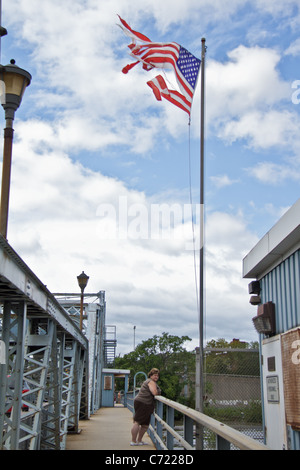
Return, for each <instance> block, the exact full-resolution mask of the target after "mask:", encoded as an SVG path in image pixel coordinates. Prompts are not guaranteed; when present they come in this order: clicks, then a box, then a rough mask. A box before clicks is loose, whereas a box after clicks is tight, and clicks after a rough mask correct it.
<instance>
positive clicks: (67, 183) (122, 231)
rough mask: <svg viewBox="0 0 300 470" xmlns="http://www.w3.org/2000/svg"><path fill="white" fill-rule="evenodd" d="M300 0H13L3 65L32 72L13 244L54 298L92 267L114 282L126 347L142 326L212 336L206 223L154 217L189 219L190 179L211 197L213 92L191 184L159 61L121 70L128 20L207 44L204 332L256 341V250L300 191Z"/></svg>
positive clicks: (114, 315)
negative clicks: (155, 83)
mask: <svg viewBox="0 0 300 470" xmlns="http://www.w3.org/2000/svg"><path fill="white" fill-rule="evenodd" d="M299 6H300V5H299V1H295V0H287V1H285V2H279V1H271V0H256V1H251V2H250V1H249V2H247V1H246V2H245V1H244V0H243V1H242V0H231V1H214V0H210V1H208V0H185V2H180V1H179V0H177V1H174V0H172V2H171V1H170V0H165V1H161V0H160V1H156V0H143V1H140V0H139V1H137V0H132V1H131V2H124V1H121V0H109V1H106V0H104V1H101V2H99V1H96V0H85V1H82V0H81V1H79V0H72V1H71V0H60V1H57V0H43V2H40V1H38V0H14V1H8V0H3V1H2V25H3V26H4V27H6V28H7V30H8V35H7V36H6V37H3V38H2V41H1V63H2V64H4V65H5V64H7V63H9V61H10V59H11V58H14V59H15V60H16V63H17V65H19V66H20V67H22V68H25V69H26V70H28V71H29V72H30V73H31V74H32V83H31V85H30V87H29V88H28V89H27V90H26V93H25V96H24V99H23V102H22V105H21V107H20V109H19V110H18V111H17V113H16V119H15V123H14V129H15V141H14V148H13V170H12V187H11V202H10V217H9V227H8V241H9V242H10V243H11V244H12V246H13V247H14V248H15V249H16V250H17V251H18V253H19V254H20V255H21V256H22V257H23V258H24V260H25V261H26V262H27V263H28V265H29V266H30V267H31V268H32V269H33V270H34V271H35V273H36V274H37V275H38V276H39V277H40V278H41V280H42V281H43V282H44V283H45V284H47V286H48V288H49V289H50V290H52V291H53V292H58V291H59V292H62V291H74V290H75V289H76V288H77V281H76V276H77V275H78V274H79V273H80V272H81V271H82V270H84V271H85V272H86V273H87V274H88V275H89V276H90V281H89V285H88V288H87V291H89V292H98V291H99V290H105V291H106V298H107V323H108V324H115V325H116V326H117V336H118V353H119V354H123V353H126V352H129V351H130V350H131V349H132V347H133V326H136V342H140V341H142V340H144V339H147V338H149V337H152V336H153V335H154V334H158V335H160V334H161V333H162V332H165V331H166V332H169V333H170V334H174V335H179V336H181V335H188V336H190V337H191V338H192V342H190V343H188V344H187V347H188V348H191V349H193V348H194V347H195V346H196V345H197V344H198V312H197V304H196V294H195V291H196V288H195V278H194V256H193V250H192V249H191V237H192V225H191V221H190V219H189V217H188V216H187V215H186V216H185V217H183V219H184V220H183V221H182V220H180V221H179V218H177V219H176V224H175V226H172V227H171V230H170V223H169V224H168V220H167V219H164V225H163V227H162V228H161V230H162V231H161V232H160V233H159V234H157V233H156V232H155V230H154V229H153V224H154V219H153V212H151V211H153V210H155V209H157V207H160V208H161V209H162V208H164V210H165V211H167V209H172V208H174V207H175V206H174V204H176V208H177V209H178V210H179V213H180V210H182V215H185V213H184V207H186V206H187V205H188V204H189V202H190V189H191V193H192V196H193V202H194V204H196V205H197V204H198V201H199V153H200V143H199V129H200V86H199V83H198V87H197V90H196V93H195V97H194V103H193V110H192V122H191V128H190V131H191V181H192V186H191V188H190V183H189V151H188V149H189V133H188V132H189V131H188V121H187V115H186V113H184V112H183V111H181V110H180V109H177V108H176V107H174V106H173V105H172V104H170V103H168V102H157V101H156V100H155V98H154V96H153V94H152V91H151V90H150V88H149V87H148V86H147V85H146V82H147V81H148V80H149V79H150V78H153V77H154V76H155V75H157V71H154V72H148V73H147V72H145V71H143V70H142V69H141V67H135V68H134V69H132V70H131V71H130V72H129V74H128V75H124V74H122V72H121V70H122V68H123V67H124V66H125V65H127V64H128V63H129V62H131V58H130V57H129V55H128V48H127V45H128V44H129V42H130V40H129V39H128V38H127V37H126V36H125V35H124V34H123V33H122V31H121V30H120V29H119V28H118V27H117V26H116V24H117V23H118V17H117V14H119V15H120V16H121V17H122V18H124V19H125V20H126V21H127V22H128V23H129V24H130V25H131V27H132V28H133V29H135V30H137V31H140V32H141V33H143V34H145V35H147V36H148V37H150V38H151V39H152V40H153V41H160V42H165V41H168V42H169V41H176V42H178V43H179V44H181V45H182V46H183V47H185V48H187V49H188V50H189V51H190V52H192V53H193V54H194V55H195V56H197V57H200V55H201V38H202V37H205V38H206V46H207V54H206V69H205V70H206V84H205V88H206V112H205V135H206V139H205V260H206V266H205V268H206V269H205V272H206V283H205V284H206V316H205V339H206V340H209V339H211V338H215V339H217V338H226V339H228V340H231V339H232V338H240V339H241V340H245V341H254V340H257V335H256V332H255V330H254V328H253V326H252V322H251V318H252V317H253V316H254V315H255V313H256V312H255V307H252V306H251V305H250V304H249V296H248V289H247V284H248V282H249V280H245V279H242V259H243V257H244V256H245V255H246V254H247V253H248V252H249V251H250V250H251V249H252V247H253V246H254V245H255V244H256V242H257V241H258V240H259V239H260V238H261V237H262V236H263V235H264V234H265V233H266V232H267V231H268V230H269V229H270V228H271V227H272V226H273V224H274V223H276V221H277V220H278V219H279V218H280V217H281V215H282V214H283V213H284V212H285V211H286V210H287V209H288V208H289V207H290V206H291V205H292V204H293V203H295V202H296V200H297V199H298V198H299V179H300V153H299V149H300V137H299V123H300V116H299V111H300V104H298V101H299V98H300V92H299V94H298V93H297V90H298V89H299V90H300V82H299V84H298V83H297V80H299V81H300V71H299V65H298V63H299V56H300V35H299V26H300V11H299ZM174 82H175V80H174ZM293 84H294V88H293V87H292V86H293ZM3 125H4V117H3ZM125 203H126V204H125ZM163 205H165V206H163ZM164 215H165V216H166V217H167V216H168V212H165V214H164ZM167 218H168V217H167ZM151 228H152V232H151ZM195 232H196V236H197V237H198V236H199V225H198V223H197V220H196V225H195ZM197 270H198V267H197Z"/></svg>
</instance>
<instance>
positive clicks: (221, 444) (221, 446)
mask: <svg viewBox="0 0 300 470" xmlns="http://www.w3.org/2000/svg"><path fill="white" fill-rule="evenodd" d="M216 450H230V442H229V441H227V440H226V439H224V437H221V436H219V435H218V434H216Z"/></svg>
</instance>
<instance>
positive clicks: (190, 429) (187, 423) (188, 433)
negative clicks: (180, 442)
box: [183, 415, 194, 446]
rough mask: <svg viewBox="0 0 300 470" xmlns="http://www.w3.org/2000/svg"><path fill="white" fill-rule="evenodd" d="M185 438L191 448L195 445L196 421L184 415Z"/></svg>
mask: <svg viewBox="0 0 300 470" xmlns="http://www.w3.org/2000/svg"><path fill="white" fill-rule="evenodd" d="M183 433H184V435H183V437H184V439H185V440H186V442H188V443H189V444H190V445H191V446H192V445H193V444H194V421H193V420H192V419H191V418H190V417H189V416H186V415H183Z"/></svg>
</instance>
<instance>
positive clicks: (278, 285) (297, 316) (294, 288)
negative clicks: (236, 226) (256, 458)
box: [260, 250, 300, 450]
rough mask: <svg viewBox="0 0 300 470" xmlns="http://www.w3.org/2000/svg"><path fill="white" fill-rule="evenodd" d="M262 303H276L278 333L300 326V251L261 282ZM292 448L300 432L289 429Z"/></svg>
mask: <svg viewBox="0 0 300 470" xmlns="http://www.w3.org/2000/svg"><path fill="white" fill-rule="evenodd" d="M260 286H261V299H262V303H265V302H274V304H275V315H276V333H277V334H280V333H284V332H286V331H288V330H290V329H291V328H295V327H296V326H299V325H300V250H298V251H296V252H295V253H293V255H291V256H290V257H289V258H287V259H286V260H285V261H283V262H282V263H281V264H280V265H279V266H277V267H276V268H275V269H273V270H272V271H271V272H270V273H268V274H267V275H266V276H264V277H263V278H262V279H261V280H260ZM288 431H289V442H290V448H291V449H294V450H300V432H298V431H293V430H292V428H290V427H289V428H288Z"/></svg>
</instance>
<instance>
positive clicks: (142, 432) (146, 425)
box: [137, 424, 149, 442]
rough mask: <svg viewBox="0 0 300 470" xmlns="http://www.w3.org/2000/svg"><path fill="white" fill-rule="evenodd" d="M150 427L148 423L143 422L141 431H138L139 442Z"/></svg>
mask: <svg viewBox="0 0 300 470" xmlns="http://www.w3.org/2000/svg"><path fill="white" fill-rule="evenodd" d="M148 427H149V426H148V424H143V425H142V426H141V427H140V429H139V432H138V438H137V440H138V442H142V439H143V436H144V434H145V432H146V431H147V429H148Z"/></svg>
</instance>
